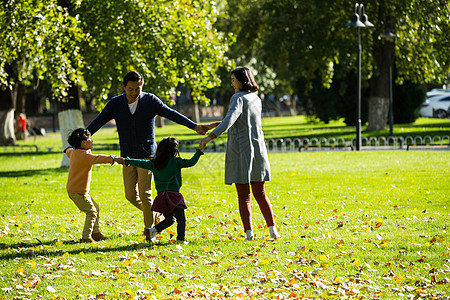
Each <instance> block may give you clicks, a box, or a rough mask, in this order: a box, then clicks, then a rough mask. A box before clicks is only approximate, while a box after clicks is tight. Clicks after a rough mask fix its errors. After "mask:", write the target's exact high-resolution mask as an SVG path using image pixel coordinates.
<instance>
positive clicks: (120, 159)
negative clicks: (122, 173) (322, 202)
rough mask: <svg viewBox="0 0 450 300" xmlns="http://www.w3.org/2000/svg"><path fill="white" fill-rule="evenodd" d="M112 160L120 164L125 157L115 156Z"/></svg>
mask: <svg viewBox="0 0 450 300" xmlns="http://www.w3.org/2000/svg"><path fill="white" fill-rule="evenodd" d="M114 161H115V162H116V163H118V164H121V165H124V164H125V159H124V158H123V157H116V158H114Z"/></svg>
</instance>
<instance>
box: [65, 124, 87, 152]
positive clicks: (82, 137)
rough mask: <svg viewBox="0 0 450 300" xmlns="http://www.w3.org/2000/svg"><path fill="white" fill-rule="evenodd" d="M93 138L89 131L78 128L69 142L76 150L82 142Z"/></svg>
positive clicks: (70, 136) (71, 135)
mask: <svg viewBox="0 0 450 300" xmlns="http://www.w3.org/2000/svg"><path fill="white" fill-rule="evenodd" d="M90 137H91V133H90V132H89V130H87V129H84V128H77V129H75V130H74V131H72V133H71V134H70V135H69V138H68V139H67V142H69V145H70V146H72V147H74V148H80V147H81V142H82V141H87V140H88V139H89V138H90Z"/></svg>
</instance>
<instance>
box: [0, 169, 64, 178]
mask: <svg viewBox="0 0 450 300" xmlns="http://www.w3.org/2000/svg"><path fill="white" fill-rule="evenodd" d="M68 169H69V167H59V168H48V169H31V170H19V171H1V172H0V177H31V176H35V175H49V174H55V173H66V172H67V170H68Z"/></svg>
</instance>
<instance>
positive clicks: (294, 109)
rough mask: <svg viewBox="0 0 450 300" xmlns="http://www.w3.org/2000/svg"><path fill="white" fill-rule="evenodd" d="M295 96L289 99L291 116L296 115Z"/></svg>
mask: <svg viewBox="0 0 450 300" xmlns="http://www.w3.org/2000/svg"><path fill="white" fill-rule="evenodd" d="M296 98H297V97H296V96H295V95H290V97H289V114H290V115H291V116H296V115H297V101H296Z"/></svg>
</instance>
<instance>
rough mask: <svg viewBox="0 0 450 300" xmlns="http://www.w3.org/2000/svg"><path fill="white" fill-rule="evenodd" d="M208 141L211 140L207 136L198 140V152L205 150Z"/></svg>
mask: <svg viewBox="0 0 450 300" xmlns="http://www.w3.org/2000/svg"><path fill="white" fill-rule="evenodd" d="M210 140H211V138H210V137H209V136H207V137H204V138H202V139H201V140H200V143H199V144H198V148H199V149H200V150H203V149H205V147H206V144H208V142H209V141H210Z"/></svg>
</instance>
